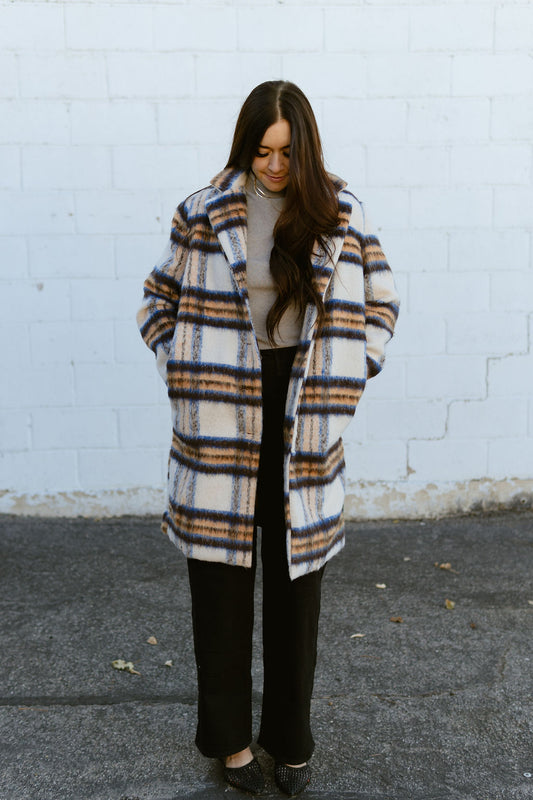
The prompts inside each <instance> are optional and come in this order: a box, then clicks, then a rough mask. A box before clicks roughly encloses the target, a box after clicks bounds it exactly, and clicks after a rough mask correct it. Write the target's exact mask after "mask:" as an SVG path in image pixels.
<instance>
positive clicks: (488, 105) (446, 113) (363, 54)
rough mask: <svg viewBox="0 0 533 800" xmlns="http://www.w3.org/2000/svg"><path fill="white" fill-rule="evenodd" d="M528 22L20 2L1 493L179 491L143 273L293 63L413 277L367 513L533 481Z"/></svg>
mask: <svg viewBox="0 0 533 800" xmlns="http://www.w3.org/2000/svg"><path fill="white" fill-rule="evenodd" d="M532 42H533V6H532V4H531V3H530V2H527V0H503V2H502V0H471V1H470V0H449V1H448V2H444V1H443V0H440V1H438V2H436V3H435V2H433V0H395V2H393V0H371V2H370V0H368V1H367V2H363V0H333V2H325V0H262V2H261V3H259V4H258V3H256V2H255V1H254V0H137V1H136V2H134V1H133V0H92V1H91V2H89V0H87V2H85V1H84V0H80V2H75V3H74V2H69V1H68V0H17V2H15V3H14V2H12V0H0V52H1V55H0V118H1V124H0V208H1V211H0V291H1V296H2V299H3V301H4V302H3V307H4V313H3V315H2V319H1V321H0V342H1V345H0V353H1V359H2V366H3V374H4V379H3V380H2V381H1V382H0V407H1V408H2V415H1V416H0V511H2V510H4V511H10V510H13V509H19V510H20V509H22V510H26V511H31V509H32V508H35V509H38V511H39V513H78V512H82V513H83V512H84V511H87V510H89V511H91V513H93V512H95V511H96V512H98V513H113V512H115V511H117V510H120V511H123V510H125V509H126V510H128V511H129V512H135V511H155V512H157V511H159V510H160V506H161V497H162V489H163V487H164V481H165V473H166V460H167V449H168V444H169V430H170V416H169V410H168V404H167V400H166V397H165V392H164V387H163V384H162V382H161V380H160V378H159V376H158V374H157V372H156V370H155V366H154V363H153V357H152V355H151V353H150V352H149V351H148V350H147V349H146V348H145V347H144V345H143V343H142V341H141V339H140V337H139V335H138V332H137V329H136V325H135V312H136V310H137V306H138V304H139V300H140V297H141V293H142V281H143V279H144V277H145V276H146V275H147V273H148V272H149V271H150V269H151V268H152V266H153V264H154V263H155V261H156V260H157V258H158V257H159V255H160V253H161V251H162V249H163V247H164V245H165V242H166V239H167V236H168V230H169V225H170V218H171V215H172V213H173V210H174V208H175V206H176V205H177V203H178V202H179V201H180V200H181V199H182V198H183V197H184V196H185V195H187V194H188V193H190V192H192V191H194V190H195V189H197V188H199V187H201V186H204V185H206V183H207V182H208V181H209V179H210V177H211V176H212V174H213V173H214V172H216V171H218V169H220V168H221V167H222V166H223V165H224V163H225V160H226V158H227V154H228V150H229V145H230V141H231V136H232V133H233V126H234V124H235V120H236V117H237V113H238V110H239V108H240V104H241V102H242V100H243V99H244V97H245V96H246V95H247V93H248V92H249V91H250V89H251V88H253V86H254V85H256V84H257V83H259V82H261V81H263V80H267V79H271V78H278V77H283V78H287V79H290V80H294V81H295V82H296V83H298V84H299V85H301V87H302V88H303V89H304V91H305V92H306V93H307V94H308V96H309V98H310V100H311V102H312V104H313V107H314V109H315V112H316V116H317V119H318V121H319V125H320V129H321V133H322V137H323V144H324V151H325V156H326V161H327V164H328V168H330V169H331V170H332V171H334V172H336V173H337V174H339V175H342V176H343V177H344V178H346V179H347V180H348V182H349V184H350V186H351V187H352V188H353V190H354V192H355V193H356V194H357V195H358V196H359V197H360V198H361V199H363V200H365V201H366V203H367V206H368V208H369V213H370V217H371V218H372V219H373V221H374V223H375V225H376V227H377V230H378V233H379V235H380V237H381V240H382V243H383V245H384V249H385V251H386V253H387V255H388V258H389V260H390V263H391V265H392V267H393V269H394V272H395V275H396V278H397V283H398V286H399V288H400V292H401V295H402V312H401V317H400V321H399V324H398V328H397V335H396V337H395V339H394V340H393V342H392V344H391V346H390V349H389V353H388V363H387V365H386V369H385V371H384V372H383V374H382V375H381V376H380V377H379V378H377V379H376V380H375V381H374V380H373V381H371V382H370V384H369V386H368V388H367V391H366V393H365V395H364V397H363V400H362V402H361V404H360V407H359V409H358V411H357V414H356V417H355V420H354V423H353V425H352V426H351V428H350V429H349V432H348V434H347V436H346V457H347V464H348V471H347V488H348V503H347V506H348V508H349V510H350V513H352V514H355V515H357V514H358V513H361V514H364V515H367V516H368V515H370V516H386V515H388V514H392V513H393V514H394V516H402V515H403V516H413V515H416V514H418V513H420V514H425V513H440V512H447V511H457V510H460V509H461V508H465V509H468V508H469V507H477V505H478V504H479V503H480V502H483V492H485V493H488V494H490V496H491V497H492V498H496V501H497V500H498V498H502V502H503V499H505V501H506V502H507V501H509V500H511V501H512V500H513V498H515V497H516V496H519V495H520V496H524V495H525V496H526V497H529V498H531V497H532V496H533V400H532V399H531V398H532V396H533V350H532V336H533V234H532V220H533V215H532V209H533V60H532V59H531V46H532ZM487 485H488V486H489V487H490V490H489V491H488V490H487V488H486V487H487ZM454 487H455V490H456V491H455V492H454ZM480 487H481V488H480ZM124 493H125V494H124ZM124 497H126V501H125V500H124ZM428 498H430V499H429V500H428ZM439 498H440V499H439Z"/></svg>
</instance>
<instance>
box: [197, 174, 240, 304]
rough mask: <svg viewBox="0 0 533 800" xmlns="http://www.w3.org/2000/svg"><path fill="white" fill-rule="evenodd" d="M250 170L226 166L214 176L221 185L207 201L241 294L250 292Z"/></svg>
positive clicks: (217, 184) (214, 184) (217, 234)
mask: <svg viewBox="0 0 533 800" xmlns="http://www.w3.org/2000/svg"><path fill="white" fill-rule="evenodd" d="M245 182H246V173H244V172H241V171H240V170H234V169H226V170H224V171H223V172H221V173H220V174H219V175H217V176H216V177H215V178H213V180H212V185H213V186H214V187H215V188H216V189H218V191H217V192H215V193H214V194H213V197H211V198H210V199H209V200H208V201H207V203H206V211H207V215H208V217H209V221H210V223H211V226H212V228H213V230H214V232H215V234H216V236H217V238H218V240H219V242H220V246H221V247H222V250H223V251H224V254H225V256H226V258H227V259H228V262H229V266H230V269H231V271H232V274H233V276H234V279H235V283H236V285H237V289H238V291H239V294H240V296H241V297H242V298H243V299H244V298H246V296H247V294H248V290H247V287H246V256H247V243H246V240H247V232H248V228H247V208H246V192H245V190H244V184H245Z"/></svg>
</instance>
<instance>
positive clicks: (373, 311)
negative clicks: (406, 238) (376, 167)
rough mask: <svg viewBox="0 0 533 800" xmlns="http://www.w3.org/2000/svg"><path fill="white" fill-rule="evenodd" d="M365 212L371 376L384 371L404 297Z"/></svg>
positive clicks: (368, 339) (368, 374)
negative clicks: (400, 295)
mask: <svg viewBox="0 0 533 800" xmlns="http://www.w3.org/2000/svg"><path fill="white" fill-rule="evenodd" d="M362 213H363V241H362V256H363V272H364V277H365V318H366V323H365V325H366V342H367V344H366V365H367V377H368V378H373V377H374V375H377V374H378V372H381V369H382V367H383V363H384V361H385V346H386V344H387V342H388V341H389V339H390V338H391V337H392V334H393V332H394V326H395V324H396V320H397V318H398V312H399V310H400V299H399V296H398V292H397V290H396V286H395V284H394V278H393V276H392V272H391V269H390V267H389V264H388V262H387V259H386V257H385V254H384V253H383V250H382V249H381V244H380V242H379V239H378V237H377V236H376V234H375V233H374V231H373V228H372V225H371V223H370V222H369V220H368V216H367V214H366V210H365V208H364V206H362Z"/></svg>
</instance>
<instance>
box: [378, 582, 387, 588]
mask: <svg viewBox="0 0 533 800" xmlns="http://www.w3.org/2000/svg"><path fill="white" fill-rule="evenodd" d="M386 588H387V584H386V583H376V589H386Z"/></svg>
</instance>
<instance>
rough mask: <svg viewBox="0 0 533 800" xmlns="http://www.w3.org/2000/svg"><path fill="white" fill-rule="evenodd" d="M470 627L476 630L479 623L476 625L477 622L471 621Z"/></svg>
mask: <svg viewBox="0 0 533 800" xmlns="http://www.w3.org/2000/svg"><path fill="white" fill-rule="evenodd" d="M470 627H471V628H472V630H473V631H475V630H476V628H477V625H476V623H475V622H471V623H470Z"/></svg>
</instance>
